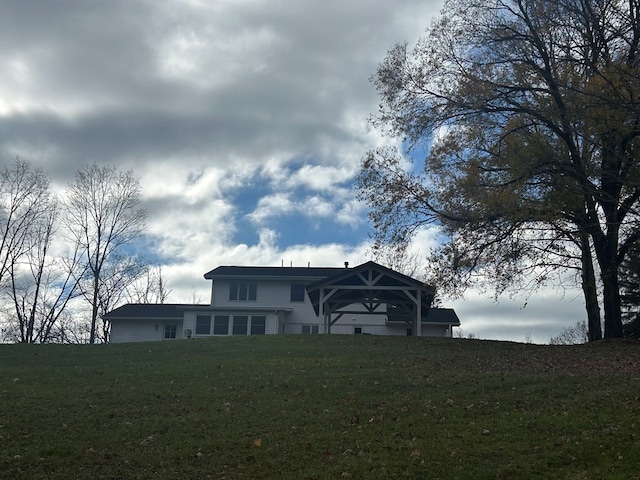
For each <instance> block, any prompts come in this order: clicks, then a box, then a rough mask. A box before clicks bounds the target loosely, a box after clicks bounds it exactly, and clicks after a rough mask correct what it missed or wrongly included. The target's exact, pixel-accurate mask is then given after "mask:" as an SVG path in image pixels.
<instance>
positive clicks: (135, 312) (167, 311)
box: [103, 303, 210, 320]
mask: <svg viewBox="0 0 640 480" xmlns="http://www.w3.org/2000/svg"><path fill="white" fill-rule="evenodd" d="M203 307H207V308H210V306H209V305H202V304H199V305H191V304H183V303H128V304H126V305H122V306H121V307H118V308H116V309H114V310H111V311H110V312H109V313H107V314H105V315H103V317H105V318H107V319H109V320H114V319H131V318H136V319H138V318H149V319H151V318H153V319H161V318H164V319H179V320H182V317H183V315H184V311H185V310H188V309H196V308H203Z"/></svg>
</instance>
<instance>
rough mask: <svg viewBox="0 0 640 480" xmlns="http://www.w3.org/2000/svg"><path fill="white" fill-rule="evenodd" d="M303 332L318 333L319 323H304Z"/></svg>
mask: <svg viewBox="0 0 640 480" xmlns="http://www.w3.org/2000/svg"><path fill="white" fill-rule="evenodd" d="M302 333H318V325H303V326H302Z"/></svg>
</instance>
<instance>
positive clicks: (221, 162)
mask: <svg viewBox="0 0 640 480" xmlns="http://www.w3.org/2000/svg"><path fill="white" fill-rule="evenodd" d="M441 5H442V1H441V0H433V1H423V0H401V1H395V0H394V1H392V0H380V1H377V2H370V1H368V0H351V1H348V2H345V1H343V0H327V1H323V2H317V1H313V0H299V1H298V0H270V1H266V0H243V1H240V0H238V1H236V0H233V1H231V0H225V1H222V0H217V1H215V2H211V1H199V0H168V1H163V2H148V1H146V0H112V1H109V2H86V1H81V0H70V1H68V2H66V3H65V8H60V6H59V5H58V4H57V3H47V2H35V3H34V2H29V1H24V0H7V1H5V2H3V5H2V6H3V12H2V15H1V16H0V68H1V69H2V71H3V75H2V76H0V156H1V157H2V158H4V159H5V161H6V160H7V159H9V158H11V157H13V156H15V155H20V156H22V157H23V158H26V159H27V160H30V161H32V162H33V163H34V164H36V165H38V166H42V167H43V168H44V169H45V170H47V171H49V172H50V174H51V176H52V179H53V182H54V184H55V185H56V188H58V189H61V188H64V186H65V185H66V184H67V183H68V182H70V181H71V180H72V178H73V175H74V173H75V172H76V170H77V169H78V168H79V167H80V166H81V165H82V164H84V163H92V162H97V163H103V164H104V163H109V164H114V165H116V166H117V167H119V168H121V169H124V170H126V169H133V170H134V172H135V174H136V175H138V176H139V177H140V178H141V182H142V186H143V191H144V206H145V207H146V208H148V210H149V232H150V234H151V235H153V239H152V240H153V244H154V245H157V252H153V253H155V254H157V255H159V256H160V257H161V258H162V259H163V260H164V261H165V262H166V265H165V268H164V269H163V272H164V274H165V276H166V277H167V278H166V279H167V282H168V283H169V287H170V288H172V289H173V293H172V299H173V301H185V300H186V298H187V297H189V296H190V295H191V290H192V289H194V288H196V289H198V290H199V291H202V292H203V298H205V299H208V296H209V293H208V292H209V285H208V282H206V281H205V280H204V279H203V278H202V275H203V274H204V273H205V272H206V271H208V270H210V269H212V268H214V267H216V266H217V265H219V264H240V265H249V264H257V265H280V264H282V263H284V264H285V265H286V264H294V265H307V264H308V263H311V264H312V265H315V266H321V265H325V266H340V265H342V264H343V262H344V261H349V262H350V263H351V264H352V265H355V264H357V263H360V262H361V261H364V260H366V259H367V253H366V252H367V250H368V239H367V235H366V231H365V228H364V227H365V226H366V209H365V208H364V206H363V205H361V204H359V203H358V202H356V200H355V198H354V195H353V192H352V191H351V183H352V182H353V178H354V176H355V175H356V173H357V171H358V168H359V162H360V159H361V158H362V156H363V154H364V153H365V152H366V151H367V150H368V149H369V148H373V147H377V146H381V145H388V144H393V145H397V144H398V141H397V140H395V139H390V138H388V137H384V136H383V135H381V134H380V132H378V131H377V130H375V129H372V128H371V126H370V125H369V124H368V122H367V117H368V116H369V114H371V113H374V112H375V111H376V109H377V103H378V99H377V95H376V92H375V89H374V87H373V85H371V83H370V82H369V78H370V76H371V75H372V74H373V73H374V72H375V70H376V68H377V65H378V63H379V62H380V61H381V60H382V59H383V58H384V55H385V53H386V51H387V50H388V49H389V48H391V47H392V46H393V45H394V44H395V43H397V42H403V41H408V42H409V43H412V42H414V41H415V40H416V39H417V38H418V36H419V35H420V34H421V33H422V32H423V30H424V28H425V27H426V26H427V25H428V24H429V22H430V19H431V18H432V16H433V15H434V14H435V13H437V11H438V9H439V8H440V6H441ZM247 215H248V216H247ZM300 218H303V219H304V221H305V222H308V225H306V224H305V226H304V228H301V225H299V224H298V223H294V224H290V225H289V227H288V228H289V229H290V230H291V231H295V232H296V233H297V234H299V235H297V236H296V238H295V239H294V240H291V238H292V237H293V236H292V235H290V234H288V233H289V232H287V227H284V228H283V226H282V225H283V222H284V223H286V220H287V219H294V220H295V221H296V222H299V220H300ZM305 228H308V230H309V231H305ZM245 230H246V231H245ZM338 230H342V231H343V232H342V235H343V236H342V237H341V238H342V240H341V241H340V242H339V241H332V240H331V239H329V240H326V237H325V240H324V241H323V242H317V238H318V232H334V231H336V232H337V231H338ZM275 232H278V233H277V234H276V233H275ZM344 232H346V233H344ZM240 234H242V235H240ZM336 235H337V234H336ZM240 237H242V239H241V240H239V239H238V238H240ZM434 238H435V237H434V235H433V233H432V232H431V231H427V230H425V232H424V233H421V234H420V235H419V236H418V238H417V239H416V242H415V243H416V245H419V247H417V249H418V251H419V252H420V255H422V256H423V257H424V256H426V254H427V253H428V247H429V245H431V244H432V242H433V241H434ZM483 302H484V303H483ZM574 303H575V302H574ZM465 305H473V306H474V307H473V308H470V309H467V307H466V306H465ZM482 305H486V302H485V301H483V300H481V299H478V300H477V301H474V302H470V301H468V303H466V304H460V308H461V309H462V313H463V315H462V316H463V317H466V318H469V319H471V318H473V319H474V320H468V321H469V322H472V323H471V324H470V327H469V329H470V330H474V328H475V329H477V330H478V332H477V333H478V334H482V331H489V330H486V329H485V326H482V327H481V325H489V324H488V323H486V324H482V323H481V322H482V321H484V320H481V319H483V318H488V317H487V316H485V317H482V316H480V314H479V313H478V312H480V310H478V309H479V308H481V306H482ZM532 305H533V303H530V307H528V309H527V310H525V311H527V312H528V311H534V308H533V307H532ZM563 305H564V303H563ZM476 306H477V308H476ZM540 308H541V307H540ZM465 309H467V310H465ZM537 309H538V307H535V311H537ZM474 311H475V312H476V313H474ZM518 312H519V311H517V310H516V311H509V312H505V313H500V314H496V315H497V316H498V317H500V318H503V317H509V315H511V314H517V313H518ZM562 314H564V313H562ZM548 315H550V317H549V318H551V315H552V312H549V313H548ZM476 319H478V320H476ZM463 321H465V318H463ZM571 321H573V317H572V318H571ZM473 322H476V323H473ZM498 323H499V322H498V320H497V319H494V324H498ZM465 328H466V327H465ZM486 328H488V327H486ZM496 334H497V333H496ZM514 335H515V334H514ZM517 336H522V335H520V333H518V334H517Z"/></svg>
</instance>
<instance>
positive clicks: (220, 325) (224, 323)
mask: <svg viewBox="0 0 640 480" xmlns="http://www.w3.org/2000/svg"><path fill="white" fill-rule="evenodd" d="M213 334H214V335H229V315H216V316H215V319H214V320H213Z"/></svg>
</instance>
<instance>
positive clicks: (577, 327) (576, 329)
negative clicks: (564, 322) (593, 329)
mask: <svg viewBox="0 0 640 480" xmlns="http://www.w3.org/2000/svg"><path fill="white" fill-rule="evenodd" d="M588 340H589V335H588V332H587V324H586V323H585V322H576V323H575V324H574V325H571V326H570V327H566V328H563V329H562V331H561V332H560V333H559V334H558V335H556V336H554V337H551V338H550V339H549V344H550V345H578V344H581V343H586V342H587V341H588Z"/></svg>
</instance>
